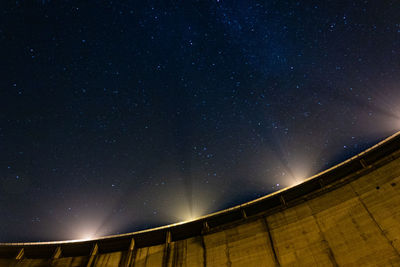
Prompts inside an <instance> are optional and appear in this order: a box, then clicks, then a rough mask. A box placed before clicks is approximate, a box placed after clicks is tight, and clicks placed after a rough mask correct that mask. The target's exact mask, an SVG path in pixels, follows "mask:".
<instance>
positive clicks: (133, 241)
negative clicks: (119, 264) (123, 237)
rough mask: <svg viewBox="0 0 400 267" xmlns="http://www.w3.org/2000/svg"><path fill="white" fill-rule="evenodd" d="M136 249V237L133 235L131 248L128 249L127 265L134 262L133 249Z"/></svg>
mask: <svg viewBox="0 0 400 267" xmlns="http://www.w3.org/2000/svg"><path fill="white" fill-rule="evenodd" d="M134 250H135V239H134V238H133V237H132V239H131V243H130V244H129V250H128V257H127V260H126V266H127V267H128V266H131V263H133V262H134V259H133V251H134Z"/></svg>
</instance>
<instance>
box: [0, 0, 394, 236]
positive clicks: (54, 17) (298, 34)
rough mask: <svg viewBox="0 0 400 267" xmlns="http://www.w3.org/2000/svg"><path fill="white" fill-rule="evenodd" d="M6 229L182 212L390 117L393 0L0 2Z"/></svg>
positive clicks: (322, 152)
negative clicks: (296, 0) (297, 0)
mask: <svg viewBox="0 0 400 267" xmlns="http://www.w3.org/2000/svg"><path fill="white" fill-rule="evenodd" d="M0 48H1V49H0V62H1V66H0V218H1V219H0V242H6V241H7V242H8V241H39V240H41V241H44V240H63V239H80V238H88V237H95V236H103V235H109V234H117V233H125V232H132V231H136V230H140V229H145V228H149V227H154V226H159V225H164V224H169V223H174V222H180V221H185V220H190V219H194V218H196V217H198V216H201V215H205V214H207V213H210V212H213V211H217V210H221V209H224V208H227V207H230V206H233V205H236V204H240V203H243V202H245V201H249V200H252V199H255V198H258V197H260V196H263V195H265V194H268V193H271V192H273V191H276V190H279V189H282V188H284V187H287V186H292V185H294V184H296V183H300V182H301V181H302V180H303V179H304V178H307V177H309V176H311V175H313V174H316V173H317V172H319V171H322V170H325V169H326V168H328V167H330V166H333V165H334V164H336V163H339V162H341V161H343V160H345V159H347V158H348V157H350V156H353V155H355V154H356V153H359V152H361V151H362V150H364V149H366V148H368V147H370V146H371V145H373V144H375V143H376V142H378V141H379V140H381V139H383V138H385V137H387V136H388V135H390V134H393V133H394V132H396V131H397V130H398V129H399V128H400V106H399V105H400V2H399V1H394V0H393V1H381V0H374V1H336V0H335V1H299V2H295V1H254V0H247V1H244V0H243V1H228V0H226V1H224V0H219V1H218V0H214V1H211V0H198V1H190V0H188V1H186V0H185V1H168V0H165V1H139V0H124V1H123V0H115V1H99V0H90V1H89V0H79V1H78V0H51V1H46V0H43V1H39V0H18V1H8V0H6V1H1V3H0Z"/></svg>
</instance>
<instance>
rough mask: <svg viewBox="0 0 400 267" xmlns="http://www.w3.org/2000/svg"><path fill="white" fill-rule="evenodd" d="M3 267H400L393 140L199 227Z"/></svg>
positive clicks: (57, 250)
mask: <svg viewBox="0 0 400 267" xmlns="http://www.w3.org/2000/svg"><path fill="white" fill-rule="evenodd" d="M315 185H318V187H317V186H315ZM0 266H134V267H142V266H143V267H145V266H147V267H151V266H185V267H196V266H232V267H234V266H245V267H252V266H255V267H262V266H400V137H399V135H398V134H397V135H395V136H393V137H391V138H389V139H388V140H386V141H385V142H383V143H381V144H379V145H378V146H376V147H374V148H372V149H370V150H368V151H366V152H365V153H363V154H360V155H359V156H357V157H354V158H353V159H351V160H349V161H347V162H345V163H343V164H342V165H340V166H338V167H336V168H333V169H331V170H328V171H327V172H324V173H322V174H319V175H316V176H315V177H312V178H311V179H310V180H308V181H306V182H305V183H304V184H302V185H299V186H297V187H296V188H293V189H290V190H285V191H282V192H278V193H276V194H273V195H270V196H266V197H264V198H262V199H260V200H256V201H253V202H250V203H245V204H243V205H241V206H238V207H234V208H232V209H230V210H227V211H223V212H219V213H216V214H211V215H209V216H206V217H203V218H200V219H199V220H197V221H196V222H191V223H188V224H184V225H172V226H166V227H163V228H159V229H154V230H149V231H144V232H138V233H132V234H125V235H119V236H114V237H105V238H102V239H98V240H90V241H85V242H83V241H81V242H75V243H74V242H72V243H71V242H70V243H68V242H48V243H29V244H1V245H0Z"/></svg>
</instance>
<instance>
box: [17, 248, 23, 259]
mask: <svg viewBox="0 0 400 267" xmlns="http://www.w3.org/2000/svg"><path fill="white" fill-rule="evenodd" d="M24 255H25V250H24V248H21V250H20V251H19V252H18V254H17V256H16V257H15V259H16V260H21V259H22V258H23V257H24Z"/></svg>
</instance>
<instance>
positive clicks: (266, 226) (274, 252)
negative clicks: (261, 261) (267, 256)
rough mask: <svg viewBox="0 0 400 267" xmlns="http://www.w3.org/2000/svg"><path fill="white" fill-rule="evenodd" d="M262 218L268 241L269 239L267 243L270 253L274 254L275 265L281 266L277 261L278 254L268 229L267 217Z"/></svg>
mask: <svg viewBox="0 0 400 267" xmlns="http://www.w3.org/2000/svg"><path fill="white" fill-rule="evenodd" d="M262 220H263V222H264V225H265V228H266V229H267V233H268V241H269V245H270V246H271V249H272V253H273V254H274V259H275V264H276V265H277V266H281V264H280V263H279V259H278V255H277V254H276V250H275V245H274V241H273V240H272V235H271V231H270V229H269V224H268V219H267V217H263V219H262Z"/></svg>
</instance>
